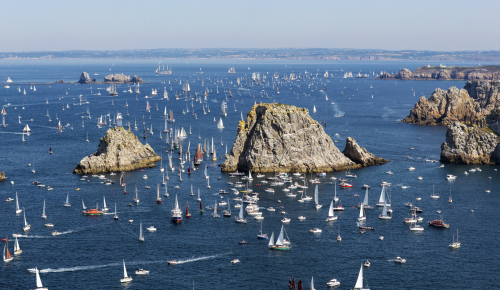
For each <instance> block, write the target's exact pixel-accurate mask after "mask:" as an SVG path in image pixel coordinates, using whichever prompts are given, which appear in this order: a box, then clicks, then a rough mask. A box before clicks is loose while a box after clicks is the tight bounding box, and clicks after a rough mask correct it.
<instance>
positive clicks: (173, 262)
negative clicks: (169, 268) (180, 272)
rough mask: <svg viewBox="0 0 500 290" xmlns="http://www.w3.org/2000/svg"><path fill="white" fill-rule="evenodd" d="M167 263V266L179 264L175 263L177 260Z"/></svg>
mask: <svg viewBox="0 0 500 290" xmlns="http://www.w3.org/2000/svg"><path fill="white" fill-rule="evenodd" d="M167 263H168V264H169V265H177V264H179V261H177V260H171V261H168V262H167Z"/></svg>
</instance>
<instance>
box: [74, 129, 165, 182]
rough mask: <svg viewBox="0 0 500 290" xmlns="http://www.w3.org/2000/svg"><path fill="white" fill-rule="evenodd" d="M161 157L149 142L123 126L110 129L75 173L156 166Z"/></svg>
mask: <svg viewBox="0 0 500 290" xmlns="http://www.w3.org/2000/svg"><path fill="white" fill-rule="evenodd" d="M160 159H161V157H160V156H158V155H157V154H156V153H155V152H154V150H153V149H152V148H151V146H149V144H146V145H143V144H142V143H141V142H140V141H139V140H138V138H137V136H135V135H134V133H132V132H130V131H128V130H125V129H124V128H123V127H115V128H112V129H109V130H108V132H107V133H106V136H104V137H103V138H101V142H100V143H99V146H98V149H97V151H96V152H94V153H93V154H92V155H90V156H87V157H85V158H83V159H82V160H81V161H80V163H78V165H77V166H76V167H75V170H74V171H73V173H80V174H90V173H103V172H118V171H130V170H135V169H139V168H145V167H154V166H155V165H154V163H153V162H156V161H159V160H160Z"/></svg>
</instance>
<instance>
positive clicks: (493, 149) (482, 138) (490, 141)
mask: <svg viewBox="0 0 500 290" xmlns="http://www.w3.org/2000/svg"><path fill="white" fill-rule="evenodd" d="M499 141H500V138H499V137H498V136H497V135H496V134H494V133H493V132H491V130H489V129H488V128H477V127H468V126H467V125H465V124H462V123H460V122H453V124H451V125H450V126H448V131H447V132H446V142H444V143H443V144H442V145H441V161H442V162H450V163H463V164H491V163H495V162H497V163H498V162H499V161H500V158H499V157H500V154H499V153H500V149H499V148H498V147H499V146H498V143H499Z"/></svg>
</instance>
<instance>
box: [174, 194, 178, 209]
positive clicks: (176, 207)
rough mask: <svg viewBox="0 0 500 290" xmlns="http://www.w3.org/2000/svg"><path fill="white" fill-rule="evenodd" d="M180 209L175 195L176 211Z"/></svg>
mask: <svg viewBox="0 0 500 290" xmlns="http://www.w3.org/2000/svg"><path fill="white" fill-rule="evenodd" d="M178 208H179V202H177V194H176V195H175V209H178Z"/></svg>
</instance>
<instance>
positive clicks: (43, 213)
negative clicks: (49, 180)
mask: <svg viewBox="0 0 500 290" xmlns="http://www.w3.org/2000/svg"><path fill="white" fill-rule="evenodd" d="M44 216H46V215H45V199H44V200H43V212H42V217H44Z"/></svg>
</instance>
